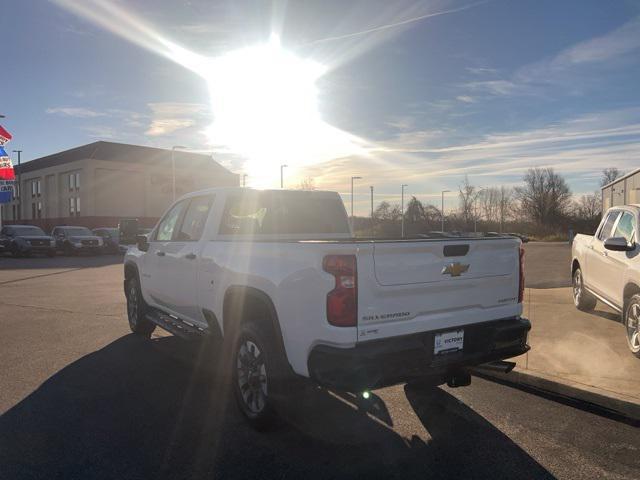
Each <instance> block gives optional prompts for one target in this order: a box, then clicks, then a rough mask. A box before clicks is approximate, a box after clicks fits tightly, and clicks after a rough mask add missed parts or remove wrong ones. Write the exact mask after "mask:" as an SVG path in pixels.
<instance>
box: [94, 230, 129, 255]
mask: <svg viewBox="0 0 640 480" xmlns="http://www.w3.org/2000/svg"><path fill="white" fill-rule="evenodd" d="M92 231H93V234H94V235H96V236H98V237H100V238H101V239H102V243H103V247H102V251H103V252H105V253H124V252H126V251H127V246H126V245H121V244H120V234H119V231H118V229H117V228H113V227H99V228H94V229H93V230H92Z"/></svg>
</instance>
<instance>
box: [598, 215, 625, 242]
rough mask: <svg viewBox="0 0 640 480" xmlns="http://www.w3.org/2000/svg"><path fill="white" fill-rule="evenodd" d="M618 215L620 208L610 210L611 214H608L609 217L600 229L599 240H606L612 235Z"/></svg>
mask: <svg viewBox="0 0 640 480" xmlns="http://www.w3.org/2000/svg"><path fill="white" fill-rule="evenodd" d="M618 215H620V211H619V210H616V211H613V212H609V214H608V215H607V219H606V220H605V222H604V224H603V225H602V228H601V229H600V233H598V240H602V241H603V242H604V241H605V240H606V239H607V238H609V237H610V236H611V230H612V229H613V225H614V224H615V223H616V219H617V218H618Z"/></svg>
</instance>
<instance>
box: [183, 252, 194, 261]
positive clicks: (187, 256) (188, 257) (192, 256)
mask: <svg viewBox="0 0 640 480" xmlns="http://www.w3.org/2000/svg"><path fill="white" fill-rule="evenodd" d="M184 258H186V259H187V260H194V259H195V258H196V254H195V253H187V254H186V255H185V256H184Z"/></svg>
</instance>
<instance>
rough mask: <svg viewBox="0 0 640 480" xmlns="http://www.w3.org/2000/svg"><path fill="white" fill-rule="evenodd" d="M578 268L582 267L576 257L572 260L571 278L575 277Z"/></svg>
mask: <svg viewBox="0 0 640 480" xmlns="http://www.w3.org/2000/svg"><path fill="white" fill-rule="evenodd" d="M578 268H580V262H579V261H578V259H577V258H574V259H573V261H572V262H571V278H573V274H574V273H575V271H576V270H577V269H578Z"/></svg>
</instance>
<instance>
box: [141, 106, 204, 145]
mask: <svg viewBox="0 0 640 480" xmlns="http://www.w3.org/2000/svg"><path fill="white" fill-rule="evenodd" d="M148 106H149V109H150V110H151V123H150V124H149V127H148V128H147V130H146V132H145V133H146V134H147V135H150V136H152V137H157V136H161V135H168V134H171V133H174V132H177V131H179V130H184V129H185V128H189V127H193V126H195V125H197V124H199V122H200V121H201V120H202V119H203V118H204V117H207V113H208V111H209V107H208V106H207V105H204V104H201V103H180V102H160V103H149V104H148Z"/></svg>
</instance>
